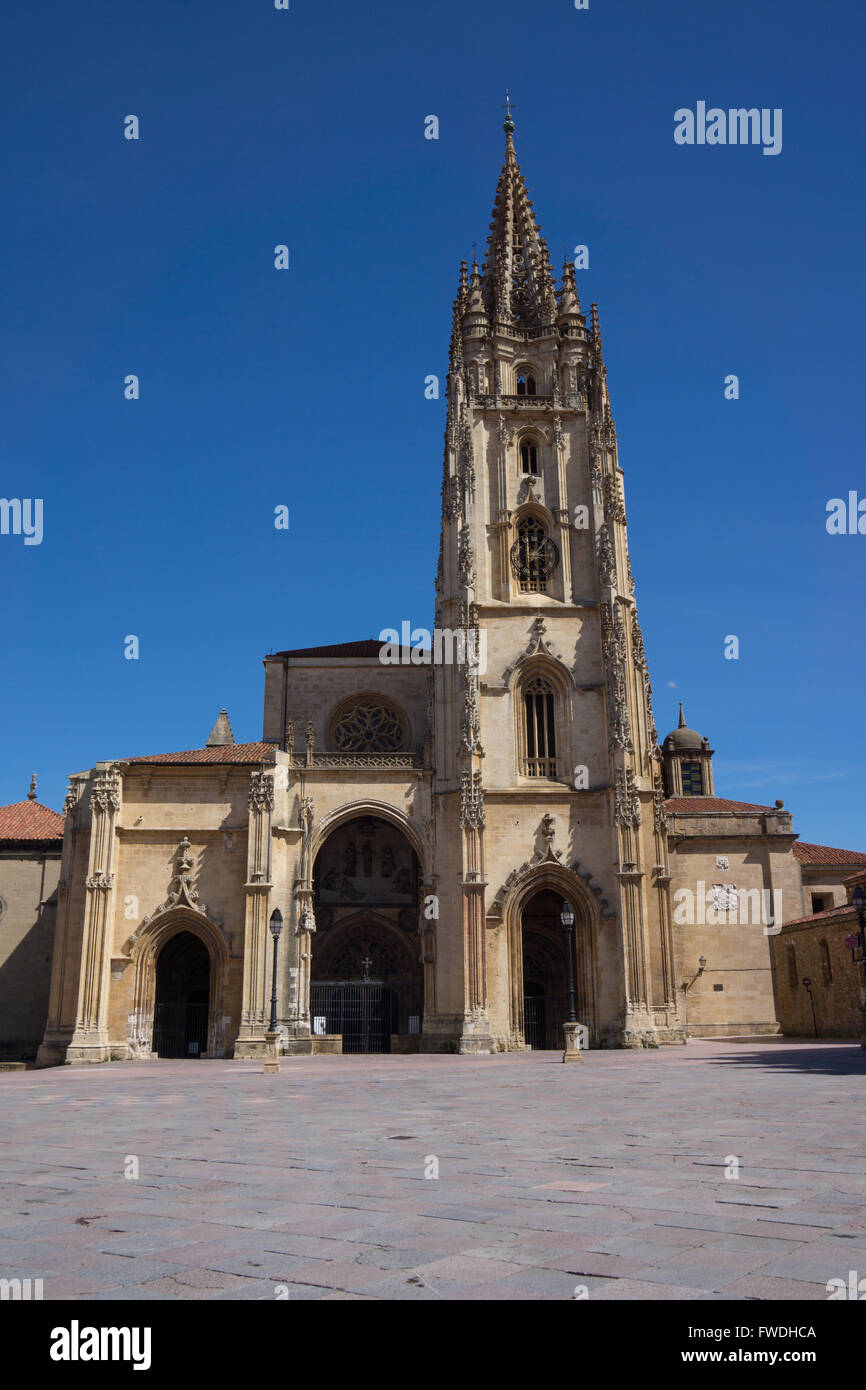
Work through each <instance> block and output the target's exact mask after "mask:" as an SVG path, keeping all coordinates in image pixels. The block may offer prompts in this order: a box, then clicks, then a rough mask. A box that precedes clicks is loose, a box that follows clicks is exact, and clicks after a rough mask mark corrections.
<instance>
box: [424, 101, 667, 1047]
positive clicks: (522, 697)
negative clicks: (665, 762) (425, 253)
mask: <svg viewBox="0 0 866 1390" xmlns="http://www.w3.org/2000/svg"><path fill="white" fill-rule="evenodd" d="M504 128H505V136H506V143H505V161H504V164H503V167H502V171H501V173H500V176H499V180H498V183H497V187H496V195H495V199H494V205H493V213H492V218H491V223H490V233H489V236H488V239H487V245H486V251H485V255H484V259H483V262H482V263H481V264H480V265H479V263H478V260H477V258H473V261H472V264H471V267H467V265H466V263H465V262H464V263H462V264H461V267H460V276H459V282H458V290H457V297H456V300H455V303H454V311H453V328H452V335H451V346H450V356H449V376H448V418H447V424H446V431H445V457H444V467H443V480H442V543H441V548H440V559H439V567H438V573H437V585H436V593H437V609H436V622H437V626H440V627H454V626H455V625H456V624H457V622H458V620H459V613H460V611H461V610H462V611H468V610H469V608H470V607H471V608H472V609H473V611H474V612H475V613H476V614H477V619H478V622H479V623H481V624H482V625H483V626H485V627H486V628H487V630H488V641H489V645H491V646H492V647H493V648H494V649H498V650H504V651H507V652H509V653H510V654H511V655H510V657H509V658H506V661H505V662H503V665H506V666H507V667H508V669H507V670H506V671H505V673H504V675H503V676H502V677H501V679H500V680H499V681H495V682H493V683H490V681H489V679H488V683H486V684H483V683H482V684H481V685H480V686H478V685H477V684H476V682H475V681H474V680H473V679H472V678H471V677H470V678H469V680H468V681H466V682H461V681H460V679H459V677H458V676H457V674H456V673H455V672H453V671H448V670H443V671H437V672H435V673H434V678H435V682H436V690H435V704H436V708H437V710H438V712H439V713H438V716H437V720H436V738H435V752H434V764H435V766H436V785H435V787H434V790H439V791H440V792H441V794H442V796H443V797H446V798H447V797H449V796H455V797H458V798H459V815H458V825H459V829H460V833H461V841H460V860H461V864H462V875H461V879H460V885H461V892H462V900H461V902H460V903H459V904H458V903H457V902H455V903H454V908H455V910H459V915H460V918H461V921H462V937H463V956H464V984H465V993H464V999H463V1016H462V1024H461V1027H462V1036H463V1041H464V1042H466V1040H467V1033H468V1032H469V1031H470V1029H471V1030H474V1031H475V1033H476V1035H477V1034H478V1033H480V1034H481V1035H482V1036H483V1037H487V1036H488V1030H490V1035H491V1036H492V1034H493V1033H496V1032H497V1029H498V1025H497V1023H496V1021H495V1016H496V1014H497V1011H498V1010H499V1008H500V1005H499V1002H498V1001H497V1000H496V999H495V998H494V999H492V1000H491V999H490V998H489V997H488V989H487V980H488V975H489V972H488V948H489V949H495V945H494V941H493V940H492V939H491V941H490V942H488V940H487V939H486V938H485V935H484V932H483V930H482V929H481V926H480V915H481V913H482V912H483V908H484V879H485V876H486V874H487V872H488V865H487V863H486V859H485V846H484V833H485V830H486V829H487V828H488V827H492V825H493V824H494V823H495V824H496V833H495V838H493V839H491V843H493V844H495V845H496V846H497V854H498V853H501V850H500V849H499V847H500V846H502V845H507V844H508V840H509V837H508V826H507V825H506V824H505V823H502V822H500V820H499V818H498V817H499V813H498V811H497V809H496V806H497V798H499V797H504V796H510V797H512V798H513V794H514V791H515V790H516V789H521V790H524V789H525V792H526V794H527V795H529V794H530V787H532V788H533V793H534V794H538V793H541V794H547V795H551V796H553V795H558V796H560V797H562V796H563V795H566V796H568V797H569V798H570V801H569V803H568V805H567V807H566V809H567V811H568V816H569V817H570V818H571V819H572V820H573V821H574V823H575V824H576V821H577V818H578V817H580V818H581V823H583V819H582V818H583V816H584V815H587V816H588V817H589V819H590V821H591V823H592V824H593V825H594V826H595V827H596V828H595V831H594V833H595V835H596V837H597V845H596V849H595V853H596V856H597V858H598V859H599V876H600V877H601V876H602V873H603V872H606V873H607V875H608V881H609V882H610V883H611V888H610V890H609V891H610V894H611V897H613V895H614V892H616V895H617V902H616V923H617V927H616V931H617V943H616V950H617V957H618V962H619V964H618V969H619V970H620V988H619V995H618V1000H617V1002H616V1004H615V1006H614V1005H612V1004H611V1002H610V1001H608V1003H607V1009H608V1014H609V1015H610V1016H612V1015H613V1013H614V1012H617V1013H618V1019H619V1024H618V1027H619V1031H618V1034H617V1036H618V1038H619V1040H620V1041H622V1040H625V1041H626V1042H629V1043H640V1042H643V1041H644V1040H653V1039H655V1037H656V1036H657V1035H658V1034H659V1033H661V1034H664V1033H665V1032H666V1031H670V1030H671V1029H675V1028H676V1026H677V1025H676V1014H677V1002H676V995H675V988H674V981H673V968H672V959H673V945H672V939H671V922H670V919H671V912H670V902H669V892H670V889H669V872H668V861H667V843H666V831H665V817H664V807H663V796H661V791H662V768H661V759H660V752H659V749H658V740H657V735H656V728H655V722H654V718H653V710H652V687H651V684H650V679H649V673H648V668H647V662H646V655H645V652H644V646H643V636H642V633H641V628H640V624H639V621H638V616H637V609H636V606H635V599H634V579H633V576H632V569H631V562H630V559H629V553H628V537H627V529H626V511H625V498H624V490H623V477H622V471H621V469H620V466H619V460H618V446H617V435H616V428H615V425H614V420H613V415H612V411H611V405H610V398H609V395H608V389H607V372H606V367H605V363H604V353H603V346H602V337H601V327H600V320H599V315H598V310H597V307H596V306H595V305H594V304H593V305H592V308H591V311H590V313H589V315H588V316H587V315H586V314H584V312H583V310H582V308H581V304H580V298H579V295H578V290H577V282H576V276H575V268H574V265H573V264H572V263H570V262H569V261H568V260H566V262H565V264H564V265H563V269H562V276H561V280H560V283H559V285H557V284H556V281H555V279H554V274H553V267H552V264H551V260H550V254H549V251H548V247H547V243H546V241H545V239H544V237H543V236H542V235H541V231H540V228H539V225H538V223H537V221H536V218H535V215H534V212H533V207H532V202H531V199H530V198H529V195H528V191H527V188H526V184H525V181H524V178H523V175H522V172H521V170H520V166H519V164H518V162H517V156H516V153H515V148H514V139H513V136H514V121H513V118H512V116H511V111H510V107H509V109H508V113H507V117H506V121H505V127H504ZM533 609H534V610H535V611H534V612H533V611H532V610H533ZM540 610H543V613H544V618H545V620H546V621H547V623H548V629H549V637H548V640H549V639H550V638H552V639H553V641H554V643H555V646H556V647H557V648H559V649H562V650H563V651H564V652H565V657H564V669H565V672H566V676H567V678H566V680H565V681H564V682H562V684H561V685H560V684H559V683H558V680H557V679H556V678H552V677H551V673H550V672H546V671H542V670H541V669H539V670H538V671H535V670H533V671H531V672H530V671H528V670H527V671H525V672H522V673H521V675H520V678H519V679H512V678H511V676H512V675H513V673H514V671H515V670H516V665H515V663H516V662H517V661H518V660H519V659H520V656H521V651H522V648H523V646H524V644H525V640H526V638H525V633H526V630H527V620H533V619H538V618H540V616H541V615H540ZM494 690H496V691H503V692H506V696H507V700H506V701H502V700H501V699H499V700H497V698H494V697H493V692H494ZM508 701H510V705H511V718H510V720H509V719H508V711H507V709H506V704H507V702H508ZM461 710H462V711H463V713H462V721H461V714H460V711H461ZM470 714H471V718H472V720H473V722H474V726H475V727H477V728H478V732H479V737H478V739H477V741H475V742H474V743H472V744H470V743H467V741H466V740H465V739H461V737H460V736H459V729H460V726H461V722H462V724H463V725H465V723H466V720H467V719H468V718H469V717H470ZM488 721H489V722H488ZM571 730H573V731H574V738H572V737H571V733H570V731H571ZM505 747H512V748H513V756H512V757H510V758H509V757H507V756H504V751H503V750H504V748H505ZM485 748H486V749H487V751H488V754H491V753H492V754H494V755H495V762H494V761H492V760H491V758H490V757H488V759H486V760H485V759H484V754H483V749H485ZM572 763H575V764H581V765H582V764H584V763H585V764H586V765H587V766H586V768H583V769H580V768H577V767H575V768H574V769H572V766H571V764H572ZM579 770H582V771H583V772H584V773H585V775H584V776H583V777H582V780H581V781H580V783H579V784H578V783H577V782H575V784H574V790H572V779H573V777H574V774H575V773H576V772H578V771H579ZM578 785H579V787H580V791H578ZM566 789H567V790H566ZM580 795H582V796H583V798H584V800H583V802H582V803H579V801H578V797H579V796H580ZM444 804H445V803H443V808H444ZM508 804H509V806H511V807H514V806H515V803H514V801H513V799H512V801H510V802H509V803H508ZM579 805H580V810H578V806H579ZM585 808H586V809H585ZM505 814H506V812H505V810H504V804H503V812H502V815H503V816H504V815H505ZM515 823H516V822H515V820H514V819H512V820H511V822H510V824H511V827H512V828H513V827H514V825H515ZM446 831H447V826H445V825H443V827H442V834H443V835H444V834H445V833H446ZM488 857H489V856H488ZM602 863H603V864H604V869H603V868H602ZM499 867H500V866H499V865H498V864H497V867H496V869H495V872H497V873H498V872H499ZM503 867H504V866H503ZM603 1007H604V1006H603V1003H602V1001H599V1009H600V1010H602V1009H603ZM491 1019H493V1020H494V1021H493V1023H491ZM608 1026H609V1029H610V1028H611V1027H612V1024H610V1021H609V1022H608Z"/></svg>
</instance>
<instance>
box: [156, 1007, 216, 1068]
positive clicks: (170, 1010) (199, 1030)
mask: <svg viewBox="0 0 866 1390" xmlns="http://www.w3.org/2000/svg"><path fill="white" fill-rule="evenodd" d="M207 1010H208V1006H207V1004H157V1005H156V1007H155V1009H154V1011H153V1051H154V1052H155V1053H156V1055H157V1057H203V1056H204V1054H205V1053H206V1052H207Z"/></svg>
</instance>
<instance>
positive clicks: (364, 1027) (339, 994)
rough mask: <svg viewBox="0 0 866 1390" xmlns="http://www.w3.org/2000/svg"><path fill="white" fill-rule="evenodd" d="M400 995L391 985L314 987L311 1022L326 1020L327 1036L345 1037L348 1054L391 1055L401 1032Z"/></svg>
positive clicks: (323, 984)
mask: <svg viewBox="0 0 866 1390" xmlns="http://www.w3.org/2000/svg"><path fill="white" fill-rule="evenodd" d="M398 1014H399V1009H398V1002H397V995H396V993H395V991H394V990H393V989H389V988H388V986H387V985H377V984H373V983H371V982H368V981H360V982H359V983H339V982H331V981H323V982H321V983H318V984H317V983H315V982H312V983H311V984H310V1018H311V1019H312V1026H313V1029H314V1030H315V1029H316V1027H317V1024H316V1020H317V1019H319V1020H320V1019H324V1020H325V1022H324V1029H323V1030H322V1029H321V1025H320V1031H324V1032H326V1033H342V1035H343V1051H344V1052H390V1051H391V1034H392V1033H396V1032H397V1031H398V1028H397V1021H398Z"/></svg>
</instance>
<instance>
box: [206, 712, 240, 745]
mask: <svg viewBox="0 0 866 1390" xmlns="http://www.w3.org/2000/svg"><path fill="white" fill-rule="evenodd" d="M234 743H235V736H234V734H233V733H232V726H231V724H230V723H229V717H228V715H227V714H226V712H225V710H224V709H222V710H220V712H219V715H218V717H217V721H216V723H215V724H214V726H213V728H212V729H211V731H210V736H209V738H208V741H207V743H206V744H205V747H206V748H231V747H232V745H233V744H234Z"/></svg>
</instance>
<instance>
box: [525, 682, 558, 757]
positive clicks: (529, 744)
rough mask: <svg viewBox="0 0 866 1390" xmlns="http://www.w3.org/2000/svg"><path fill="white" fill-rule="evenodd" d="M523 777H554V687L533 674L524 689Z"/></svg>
mask: <svg viewBox="0 0 866 1390" xmlns="http://www.w3.org/2000/svg"><path fill="white" fill-rule="evenodd" d="M523 716H524V721H525V722H524V736H525V740H526V742H525V756H524V758H523V773H524V776H526V777H554V778H555V777H556V775H557V768H556V717H555V699H554V694H553V687H552V685H551V684H550V682H549V681H546V680H545V679H544V677H543V676H535V677H534V678H533V679H532V680H531V681H530V682H529V684H528V685H527V686H526V687H525V689H524V692H523Z"/></svg>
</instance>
